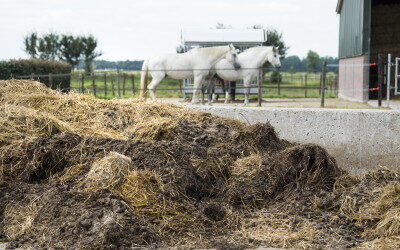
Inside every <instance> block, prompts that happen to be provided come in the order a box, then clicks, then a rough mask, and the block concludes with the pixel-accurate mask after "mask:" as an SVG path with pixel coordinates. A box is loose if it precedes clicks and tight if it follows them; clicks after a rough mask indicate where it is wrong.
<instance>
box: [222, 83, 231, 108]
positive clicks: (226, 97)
mask: <svg viewBox="0 0 400 250" xmlns="http://www.w3.org/2000/svg"><path fill="white" fill-rule="evenodd" d="M221 86H222V89H223V90H224V92H225V103H228V102H229V92H228V84H226V82H225V81H222V82H221Z"/></svg>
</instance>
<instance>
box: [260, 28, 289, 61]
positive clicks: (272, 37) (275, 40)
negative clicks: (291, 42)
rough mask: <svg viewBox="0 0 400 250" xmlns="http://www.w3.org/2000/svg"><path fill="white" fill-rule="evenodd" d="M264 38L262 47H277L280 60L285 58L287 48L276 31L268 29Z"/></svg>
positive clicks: (280, 34)
mask: <svg viewBox="0 0 400 250" xmlns="http://www.w3.org/2000/svg"><path fill="white" fill-rule="evenodd" d="M265 36H266V40H265V41H264V42H263V45H264V46H274V47H278V50H279V55H280V56H281V59H282V58H285V56H286V53H287V51H288V49H289V47H288V46H287V45H286V44H285V42H284V41H283V38H282V36H283V35H282V33H280V32H279V31H277V30H276V29H272V28H268V29H266V30H265Z"/></svg>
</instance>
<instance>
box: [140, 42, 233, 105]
mask: <svg viewBox="0 0 400 250" xmlns="http://www.w3.org/2000/svg"><path fill="white" fill-rule="evenodd" d="M236 58H237V54H236V50H235V47H233V45H232V44H230V45H227V46H218V47H208V48H194V49H192V50H190V51H188V52H186V53H182V54H164V55H159V56H155V57H152V58H149V59H146V60H145V61H144V62H143V67H142V75H141V82H140V83H141V96H142V97H143V98H145V97H146V92H145V91H146V87H147V86H146V85H147V72H149V71H150V75H151V76H152V80H151V83H150V84H149V86H148V88H149V92H150V97H151V99H153V100H155V91H156V88H157V86H158V84H159V83H160V82H161V80H162V79H164V78H165V77H167V76H169V77H171V78H173V79H187V78H194V90H193V98H192V103H198V102H199V94H200V93H201V87H202V85H203V82H204V80H205V78H206V76H207V75H208V74H209V73H210V69H211V68H212V67H213V66H214V65H215V64H216V63H217V62H218V61H220V60H222V59H224V60H225V61H226V62H227V63H229V64H230V65H232V67H233V68H236V69H238V68H239V67H240V65H239V64H238V63H237V61H236Z"/></svg>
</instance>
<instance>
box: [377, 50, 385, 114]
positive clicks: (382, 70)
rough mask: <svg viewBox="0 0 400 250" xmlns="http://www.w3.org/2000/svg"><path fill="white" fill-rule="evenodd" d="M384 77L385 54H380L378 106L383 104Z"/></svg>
mask: <svg viewBox="0 0 400 250" xmlns="http://www.w3.org/2000/svg"><path fill="white" fill-rule="evenodd" d="M383 79H384V68H383V54H378V106H379V107H381V106H382V89H383V81H384V80H383Z"/></svg>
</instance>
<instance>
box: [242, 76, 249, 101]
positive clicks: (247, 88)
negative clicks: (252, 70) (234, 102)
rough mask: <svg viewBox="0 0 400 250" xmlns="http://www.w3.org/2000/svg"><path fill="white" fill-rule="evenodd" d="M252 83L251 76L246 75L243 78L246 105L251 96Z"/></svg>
mask: <svg viewBox="0 0 400 250" xmlns="http://www.w3.org/2000/svg"><path fill="white" fill-rule="evenodd" d="M250 84H251V77H246V78H245V79H243V85H244V87H245V89H244V105H246V106H247V105H249V96H250Z"/></svg>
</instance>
